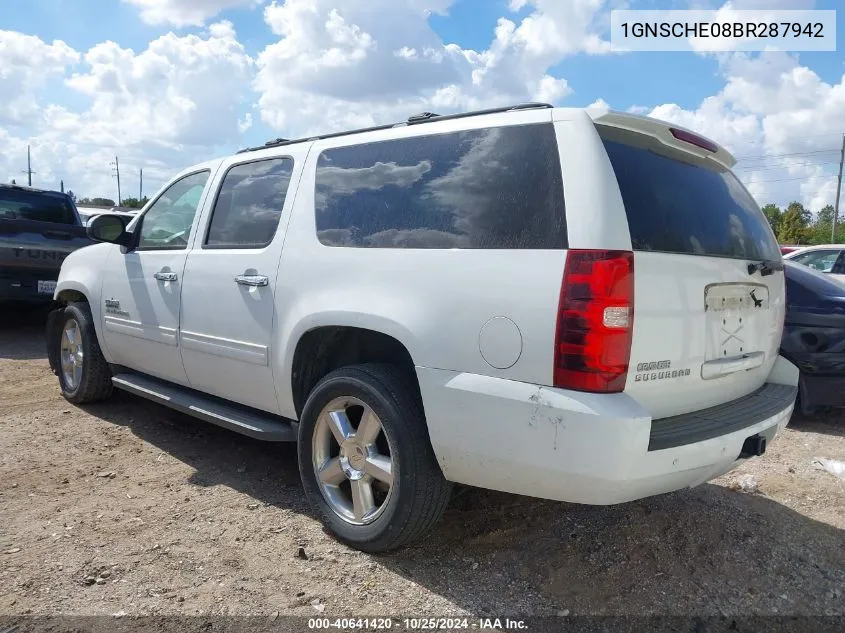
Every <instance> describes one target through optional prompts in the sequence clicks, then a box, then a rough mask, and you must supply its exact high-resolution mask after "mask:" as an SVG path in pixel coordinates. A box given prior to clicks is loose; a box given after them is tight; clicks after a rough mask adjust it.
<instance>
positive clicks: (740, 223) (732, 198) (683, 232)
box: [600, 128, 781, 260]
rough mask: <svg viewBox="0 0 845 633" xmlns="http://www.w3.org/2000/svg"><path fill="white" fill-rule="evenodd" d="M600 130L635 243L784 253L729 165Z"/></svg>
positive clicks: (718, 252) (644, 247) (738, 255)
mask: <svg viewBox="0 0 845 633" xmlns="http://www.w3.org/2000/svg"><path fill="white" fill-rule="evenodd" d="M600 134H601V136H602V138H603V140H604V146H605V149H606V150H607V154H608V156H609V157H610V162H611V163H612V164H613V170H614V171H615V172H616V180H617V181H618V182H619V190H620V191H621V193H622V200H623V201H624V203H625V211H626V213H627V215H628V227H629V229H630V232H631V243H632V245H633V248H634V250H637V251H656V252H663V253H680V254H685V255H707V256H712V257H730V258H735V259H751V260H764V259H766V260H772V259H773V260H780V258H781V254H780V249H779V247H778V244H777V241H776V240H775V236H774V234H773V233H772V231H771V229H770V228H769V224H768V222H767V220H766V217H765V216H764V215H763V212H762V211H761V210H760V207H759V206H758V205H757V203H756V202H755V201H754V198H752V197H751V194H749V193H748V191H747V190H746V189H745V187H744V186H743V185H742V183H740V182H739V180H738V179H737V178H736V176H734V175H733V173H732V172H731V171H730V170H729V169H727V168H724V167H720V166H719V165H716V164H715V163H713V162H712V161H705V160H703V159H697V158H696V157H692V156H690V157H689V158H687V157H686V156H685V155H681V153H680V152H678V155H677V156H669V155H666V154H664V153H662V152H663V151H664V150H662V149H661V148H660V147H659V146H658V147H655V146H653V145H651V143H652V141H650V139H649V138H648V137H645V136H644V135H640V134H631V133H625V132H622V131H619V130H614V129H610V128H606V129H600ZM658 150H660V152H661V153H658ZM670 151H671V150H670Z"/></svg>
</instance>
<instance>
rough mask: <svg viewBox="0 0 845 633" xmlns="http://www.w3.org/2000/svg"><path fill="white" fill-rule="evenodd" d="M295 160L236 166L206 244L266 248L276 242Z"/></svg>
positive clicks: (222, 191) (226, 181)
mask: <svg viewBox="0 0 845 633" xmlns="http://www.w3.org/2000/svg"><path fill="white" fill-rule="evenodd" d="M292 172H293V159H290V158H273V159H270V160H261V161H256V162H254V163H245V164H243V165H235V166H234V167H232V168H231V169H230V170H229V171H228V172H227V173H226V176H225V177H224V178H223V184H222V186H221V187H220V193H219V194H218V196H217V201H216V202H215V203H214V211H213V212H212V216H211V226H209V229H208V237H207V238H206V240H205V243H206V245H207V246H209V247H214V248H263V247H264V246H267V245H268V244H269V243H270V242H272V241H273V236H274V235H275V234H276V229H277V228H278V226H279V219H280V218H281V217H282V209H283V208H284V206H285V197H286V196H287V191H288V186H289V185H290V179H291V174H292Z"/></svg>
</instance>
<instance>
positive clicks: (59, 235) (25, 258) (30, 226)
mask: <svg viewBox="0 0 845 633" xmlns="http://www.w3.org/2000/svg"><path fill="white" fill-rule="evenodd" d="M90 243H91V241H90V240H89V239H88V237H87V236H86V234H85V228H84V227H83V226H82V222H81V221H80V219H79V214H78V213H77V211H76V206H75V205H74V203H73V200H72V199H71V198H70V196H68V195H67V194H64V193H59V192H58V191H43V190H40V189H33V188H31V187H21V186H19V185H0V303H5V302H11V301H15V302H17V301H24V302H28V303H46V302H49V301H52V299H53V291H54V290H55V288H56V279H57V278H58V276H59V269H60V268H61V266H62V261H63V260H64V258H65V257H67V256H68V254H69V253H70V252H71V251H74V250H76V249H78V248H81V247H83V246H87V245H88V244H90Z"/></svg>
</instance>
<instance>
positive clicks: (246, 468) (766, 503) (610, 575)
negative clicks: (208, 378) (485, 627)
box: [0, 317, 845, 616]
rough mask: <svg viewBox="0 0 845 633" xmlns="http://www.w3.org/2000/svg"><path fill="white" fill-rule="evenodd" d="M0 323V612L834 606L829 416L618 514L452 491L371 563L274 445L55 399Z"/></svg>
mask: <svg viewBox="0 0 845 633" xmlns="http://www.w3.org/2000/svg"><path fill="white" fill-rule="evenodd" d="M6 321H7V322H6V323H5V324H3V325H0V614H7V615H10V614H26V613H32V614H55V613H65V614H89V615H93V614H114V613H125V614H130V615H134V614H199V613H201V614H204V615H207V614H274V613H277V612H278V613H280V614H283V615H284V614H291V615H293V614H302V615H316V614H319V613H323V614H325V615H351V614H354V615H373V616H380V615H410V614H414V615H419V616H431V615H457V614H474V615H485V614H492V615H498V616H504V615H564V614H572V615H575V614H676V615H689V614H701V615H705V614H713V615H718V614H731V615H735V614H816V615H842V614H845V547H843V546H845V531H843V530H845V481H843V480H841V479H838V478H836V477H834V476H833V475H831V474H829V473H827V472H825V471H823V470H819V469H817V468H815V467H814V466H813V464H812V461H813V458H815V457H827V458H834V459H839V460H845V418H842V419H831V418H828V419H824V420H793V422H792V424H791V427H790V428H789V429H788V430H787V431H786V433H785V435H784V436H783V437H782V438H780V439H779V441H778V442H777V443H776V444H774V445H773V446H772V447H771V449H770V450H769V452H768V453H767V454H766V456H765V457H764V458H762V459H757V460H753V461H751V462H749V463H747V464H746V465H744V466H743V467H742V468H740V469H739V470H738V471H737V472H735V473H732V474H730V475H729V476H727V477H724V478H722V479H720V480H717V481H714V482H712V483H710V484H706V485H704V486H701V487H699V488H697V489H693V490H687V491H683V492H679V493H676V494H673V495H668V496H663V497H659V498H652V499H648V500H644V501H640V502H636V503H629V504H626V505H622V506H617V507H608V508H602V507H582V506H574V505H567V504H561V503H552V502H546V501H539V500H535V499H530V498H524V497H516V496H511V495H505V494H497V493H489V492H485V491H480V490H474V489H468V488H461V489H460V490H459V491H458V493H457V495H456V497H455V499H454V500H453V502H452V504H451V506H450V508H449V510H448V512H447V514H446V517H445V519H444V521H443V522H442V523H441V524H440V525H439V527H438V528H437V529H436V530H435V532H434V533H433V534H432V535H431V536H430V537H429V538H427V539H426V540H425V541H424V542H422V543H420V544H419V545H417V546H415V547H412V548H409V549H405V550H403V551H400V552H398V553H395V554H392V555H389V556H370V555H365V554H361V553H358V552H355V551H352V550H349V549H348V548H346V547H344V546H342V545H340V544H339V543H337V542H336V541H334V540H332V539H331V538H330V537H329V536H327V535H326V534H325V533H324V532H323V530H322V528H321V526H320V524H319V523H318V522H317V521H316V520H315V518H314V516H313V515H312V513H311V510H310V508H309V507H308V504H307V502H306V500H305V498H304V497H303V493H302V490H301V489H300V484H299V477H298V473H297V469H296V464H295V451H294V448H293V446H270V445H265V444H262V443H260V442H257V441H254V440H250V439H247V438H243V437H240V436H238V435H235V434H232V433H229V432H227V431H224V430H221V429H217V428H215V427H212V426H210V425H206V424H204V423H201V422H198V421H194V420H192V419H191V418H188V417H184V416H182V415H179V414H176V413H171V412H169V411H168V410H167V409H164V408H161V407H158V406H156V405H153V404H149V403H147V402H145V401H143V400H140V399H137V398H134V397H131V396H128V395H118V396H116V397H115V398H114V399H113V400H111V401H109V402H107V403H104V404H100V405H97V406H90V407H85V408H78V407H75V406H72V405H70V404H68V403H67V402H65V401H64V400H63V399H62V398H61V397H60V396H59V392H58V388H57V384H56V379H55V377H54V376H53V375H51V374H50V371H49V369H48V365H47V361H46V359H45V357H44V343H43V338H42V335H41V331H42V329H43V326H42V323H41V322H38V321H37V320H36V321H35V325H31V324H30V323H29V322H26V323H20V322H18V323H14V322H9V318H8V317H7V319H6ZM18 321H20V319H18ZM745 474H750V475H753V476H754V477H755V478H756V480H757V481H758V482H759V492H758V493H749V492H743V491H740V490H734V489H732V488H733V487H736V485H737V482H738V480H739V477H740V476H742V475H745ZM300 547H301V548H304V553H303V555H302V556H300Z"/></svg>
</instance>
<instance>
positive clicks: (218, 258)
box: [180, 144, 308, 413]
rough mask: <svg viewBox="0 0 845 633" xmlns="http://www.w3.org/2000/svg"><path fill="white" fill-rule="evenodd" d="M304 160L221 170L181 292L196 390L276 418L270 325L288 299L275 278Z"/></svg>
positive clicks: (294, 155) (249, 162) (295, 152)
mask: <svg viewBox="0 0 845 633" xmlns="http://www.w3.org/2000/svg"><path fill="white" fill-rule="evenodd" d="M307 154H308V145H307V144H306V145H302V146H294V147H291V148H289V151H288V152H286V154H285V155H279V156H273V157H264V158H259V159H256V158H255V157H253V156H250V155H244V154H239V155H237V156H236V157H235V158H232V159H229V160H228V161H227V162H226V163H224V164H223V166H222V167H221V169H220V174H221V176H220V182H219V183H218V184H216V185H215V190H216V191H217V197H216V199H215V200H214V202H213V204H212V205H207V206H208V208H209V209H210V217H208V218H206V219H204V221H203V226H204V227H205V228H204V230H203V232H202V233H201V234H200V235H198V236H197V240H196V242H195V246H194V248H193V249H192V250H191V252H190V253H189V255H188V261H187V264H186V266H185V275H184V283H183V287H182V314H181V321H180V340H181V345H182V360H183V362H184V366H185V370H186V372H187V376H188V380H189V381H190V384H191V386H192V387H194V388H196V389H200V390H202V391H205V392H208V393H212V394H214V395H217V396H221V397H223V398H226V399H227V400H232V401H234V402H239V403H241V404H245V405H248V406H251V407H255V408H258V409H262V410H264V411H269V412H273V413H276V412H278V410H279V402H278V399H277V397H276V387H275V384H276V382H275V380H274V379H273V369H272V365H271V363H270V357H271V354H272V352H273V346H272V335H273V319H274V316H275V310H276V306H277V305H278V304H279V303H282V302H284V300H285V298H284V297H277V296H276V279H277V273H278V269H279V260H280V259H281V253H282V244H283V243H284V239H285V227H286V225H287V218H288V217H289V214H290V209H291V206H292V204H293V198H294V193H295V184H293V183H297V182H298V181H299V173H300V172H301V171H302V166H303V164H304V163H305V158H306V156H307ZM207 215H208V214H207Z"/></svg>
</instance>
